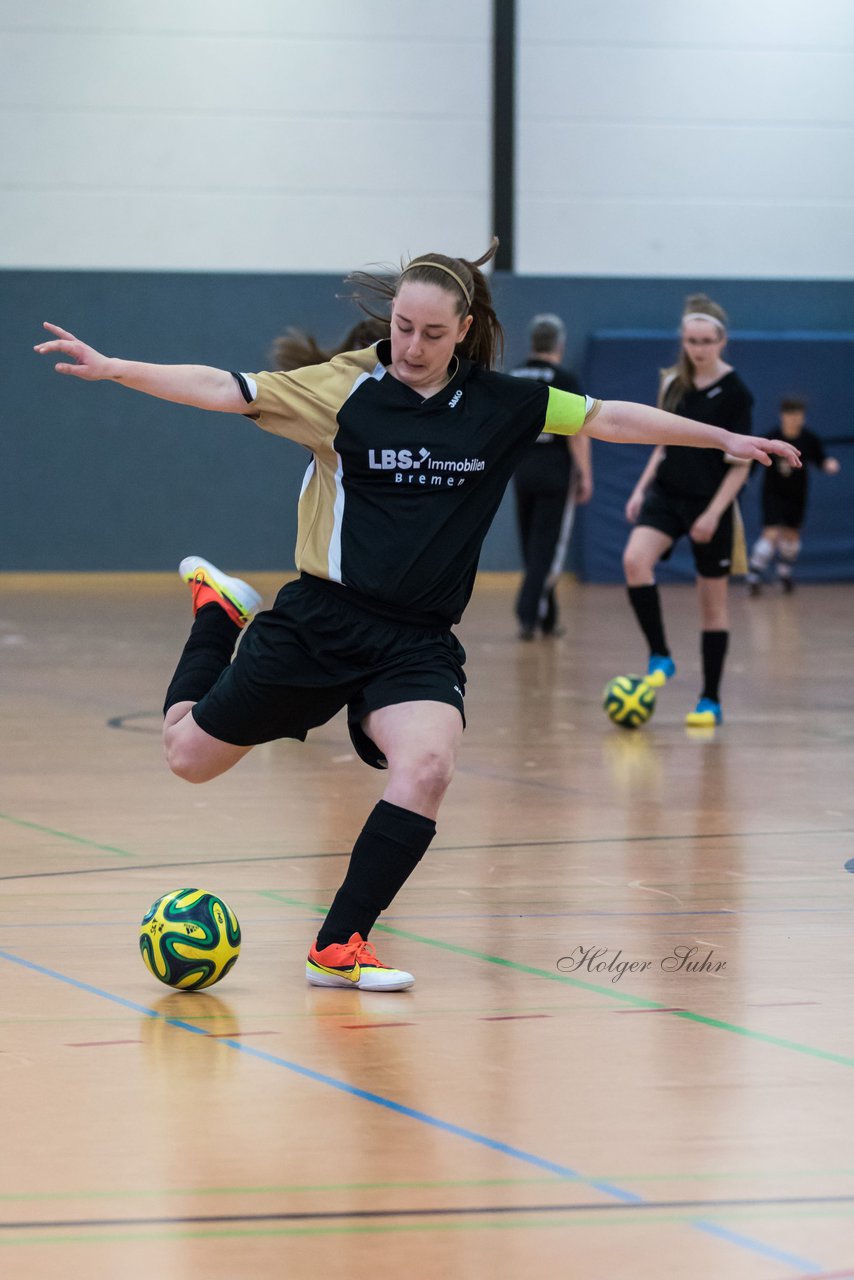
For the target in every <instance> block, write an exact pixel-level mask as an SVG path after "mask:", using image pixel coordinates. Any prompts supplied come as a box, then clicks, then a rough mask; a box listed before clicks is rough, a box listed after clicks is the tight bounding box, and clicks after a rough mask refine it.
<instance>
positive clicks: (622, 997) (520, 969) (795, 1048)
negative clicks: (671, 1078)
mask: <svg viewBox="0 0 854 1280" xmlns="http://www.w3.org/2000/svg"><path fill="white" fill-rule="evenodd" d="M255 893H257V894H258V895H259V897H262V898H270V899H271V900H272V901H274V902H281V903H283V904H284V905H285V906H289V907H299V908H300V910H302V911H304V910H306V909H308V910H311V911H314V912H316V913H317V914H318V915H321V916H325V915H326V913H327V911H328V908H327V907H315V906H312V905H311V904H310V903H306V902H300V901H298V900H297V899H295V898H288V897H286V896H285V895H284V894H282V893H279V891H278V890H276V889H256V890H255ZM374 929H375V930H378V931H380V932H382V933H388V934H391V935H392V936H393V937H397V938H405V939H407V941H409V942H421V943H423V944H424V945H425V946H428V947H436V948H438V949H439V950H440V951H450V952H453V953H454V954H455V955H461V956H469V957H471V958H472V959H474V960H483V961H485V962H486V963H487V964H495V965H500V966H501V967H502V968H504V969H512V970H513V971H514V972H516V973H529V974H531V975H532V976H534V977H538V978H547V979H548V981H549V982H559V983H561V984H562V985H564V986H569V987H576V988H578V989H579V990H581V991H593V992H595V993H596V995H600V996H607V997H608V998H609V999H611V1000H618V1001H619V1002H620V1003H621V1004H629V1005H632V1006H633V1007H634V1008H636V1009H649V1010H657V1011H658V1012H661V1013H664V1012H667V1010H666V1007H665V1006H664V1005H663V1004H662V1003H661V1001H658V1000H648V999H646V998H645V997H644V996H633V995H631V994H630V993H629V992H628V991H619V990H617V989H616V988H612V987H611V986H608V987H600V986H598V985H597V984H596V983H595V982H585V981H584V980H583V978H572V977H570V976H569V975H568V974H565V973H559V972H555V973H552V971H551V970H550V969H538V968H536V967H535V966H534V965H527V964H519V963H518V962H517V961H515V960H507V959H505V958H504V957H503V956H492V955H489V954H488V953H487V952H484V951H475V950H474V948H472V947H463V946H460V945H459V944H458V943H455V942H443V941H441V940H440V939H439V938H426V937H424V935H423V934H419V933H410V932H409V931H408V930H406V929H396V928H394V927H393V926H392V925H389V924H375V925H374ZM0 954H1V953H0ZM672 1016H673V1017H674V1018H684V1019H685V1020H686V1021H688V1022H696V1023H699V1024H701V1025H702V1026H707V1027H716V1028H717V1029H718V1030H720V1031H729V1032H731V1033H732V1034H733V1035H739V1036H745V1037H746V1038H747V1039H750V1040H756V1041H757V1042H759V1043H762V1044H770V1045H774V1046H775V1047H776V1048H778V1049H790V1050H791V1051H792V1052H794V1053H803V1054H806V1055H807V1056H808V1057H812V1058H820V1059H822V1060H824V1061H827V1062H835V1063H837V1064H838V1065H840V1066H843V1067H854V1058H849V1057H846V1056H845V1054H841V1053H833V1052H831V1051H830V1050H829V1049H816V1048H814V1047H813V1046H812V1045H807V1044H801V1043H800V1042H799V1041H797V1040H787V1039H784V1038H783V1037H782V1036H772V1035H769V1034H768V1033H767V1032H765V1031H752V1030H751V1029H750V1028H749V1027H742V1026H740V1025H739V1024H738V1023H736V1022H724V1021H723V1020H722V1019H720V1018H710V1017H707V1016H706V1015H705V1014H702V1013H693V1012H692V1011H691V1010H690V1009H686V1010H680V1011H675V1012H674V1013H673V1015H672Z"/></svg>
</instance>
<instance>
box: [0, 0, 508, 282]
mask: <svg viewBox="0 0 854 1280" xmlns="http://www.w3.org/2000/svg"><path fill="white" fill-rule="evenodd" d="M490 41H491V8H490V2H489V0H465V3H462V4H460V3H455V0H430V3H429V6H428V7H427V8H426V9H425V8H424V7H423V6H421V5H420V4H414V3H409V2H408V0H406V2H404V0H309V2H306V0H239V3H237V2H235V0H141V2H140V0H40V2H36V0H31V2H29V3H25V2H24V0H0V266H5V267H38V268H46V267H71V268H138V269H184V270H196V269H197V270H243V271H267V270H269V271H287V270H289V271H316V270H323V271H339V270H346V269H348V268H351V267H354V266H359V265H362V264H364V263H368V262H377V261H382V262H386V261H395V260H396V259H397V258H399V257H400V255H401V254H407V253H419V252H424V251H426V250H428V249H441V250H443V251H445V252H449V253H452V254H461V255H464V256H470V257H476V256H477V255H478V254H480V253H481V252H482V251H483V249H484V248H485V247H486V245H487V244H488V242H489V236H490V227H489V222H490V213H489V210H490V154H491V153H490V129H491V106H490V79H491V52H490Z"/></svg>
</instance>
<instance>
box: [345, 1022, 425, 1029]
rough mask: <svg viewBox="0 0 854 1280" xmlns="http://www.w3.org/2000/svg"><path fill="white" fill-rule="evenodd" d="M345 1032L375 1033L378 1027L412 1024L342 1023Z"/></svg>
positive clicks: (407, 1025) (410, 1025) (408, 1024)
mask: <svg viewBox="0 0 854 1280" xmlns="http://www.w3.org/2000/svg"><path fill="white" fill-rule="evenodd" d="M340 1025H341V1026H342V1027H343V1028H344V1030H345V1031H376V1030H377V1028H379V1027H414V1026H415V1023H414V1022H342V1023H341V1024H340Z"/></svg>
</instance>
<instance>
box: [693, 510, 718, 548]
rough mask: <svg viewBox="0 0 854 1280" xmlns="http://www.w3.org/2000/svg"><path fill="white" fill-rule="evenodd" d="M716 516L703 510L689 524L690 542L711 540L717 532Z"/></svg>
mask: <svg viewBox="0 0 854 1280" xmlns="http://www.w3.org/2000/svg"><path fill="white" fill-rule="evenodd" d="M717 529H718V517H717V516H714V515H709V513H708V511H704V512H703V514H702V515H701V516H697V519H696V520H695V521H694V523H693V524H692V525H691V528H690V530H689V537H690V539H691V541H692V542H711V540H712V538H713V537H714V536H715V534H716V533H717Z"/></svg>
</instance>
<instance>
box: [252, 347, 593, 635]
mask: <svg viewBox="0 0 854 1280" xmlns="http://www.w3.org/2000/svg"><path fill="white" fill-rule="evenodd" d="M390 359H391V354H390V344H389V343H388V342H387V341H386V342H380V343H378V344H377V345H376V346H374V347H368V348H365V349H364V350H360V351H351V352H344V353H343V354H341V355H338V356H336V357H335V358H334V359H333V360H331V361H329V363H327V364H322V365H312V366H310V367H309V368H305V369H297V370H293V371H292V372H289V373H279V372H277V373H256V374H243V375H236V376H238V381H239V382H240V383H241V387H242V389H243V394H244V396H245V397H246V399H247V401H248V403H249V405H250V406H251V408H250V409H249V413H250V415H251V416H252V417H254V418H255V419H256V420H257V422H258V425H259V426H260V427H262V428H263V429H264V430H265V431H270V432H273V433H274V434H276V435H281V436H285V437H287V438H288V439H289V440H295V441H297V443H299V444H302V445H305V446H306V448H308V449H310V450H311V452H312V455H313V457H312V461H311V463H310V465H309V467H308V470H307V472H306V474H305V478H304V480H303V485H302V491H301V494H300V501H299V522H298V533H297V548H296V564H297V568H298V569H299V570H300V571H301V572H303V573H308V574H311V575H312V576H313V577H316V578H322V579H327V580H328V581H330V582H336V583H341V584H342V585H343V586H345V587H350V588H352V589H353V590H354V591H356V592H358V593H359V594H360V595H361V596H363V597H367V598H369V599H371V600H372V601H375V602H376V603H377V604H378V605H381V606H384V608H385V609H386V610H387V611H388V612H389V613H390V614H392V615H395V616H401V617H405V616H408V615H417V616H419V617H422V618H431V619H435V620H436V621H437V623H441V624H447V623H450V622H456V621H458V620H459V618H460V617H461V615H462V612H463V609H464V608H465V606H466V604H467V602H468V599H469V596H470V595H471V591H472V587H473V585H474V577H475V573H476V571H477V564H478V558H479V555H480V549H481V545H482V543H483V540H484V538H485V536H486V533H487V530H488V529H489V526H490V524H491V522H492V519H493V517H494V515H495V513H496V511H497V509H498V506H499V503H500V502H501V498H502V496H503V494H504V491H505V489H506V487H507V484H508V482H509V480H510V477H511V475H512V474H513V470H514V468H515V467H516V465H517V463H518V462H519V459H520V457H521V456H522V454H523V453H524V452H525V450H526V448H527V446H528V445H529V444H530V443H531V442H532V441H533V440H535V439H536V437H537V435H538V434H539V433H540V432H541V431H543V430H546V431H554V432H556V433H558V434H562V435H572V434H574V433H575V432H577V431H579V430H580V429H581V427H582V426H583V425H584V422H585V420H586V419H589V418H590V417H592V416H593V415H594V414H595V413H596V412H597V411H598V408H599V401H593V400H589V399H586V398H585V397H583V396H577V395H570V394H568V393H566V392H562V391H557V390H555V389H554V388H550V387H548V386H547V385H546V384H544V383H542V382H535V381H527V380H523V379H520V378H513V377H511V376H510V375H506V374H501V373H495V372H492V371H488V370H485V369H483V368H481V367H479V366H477V365H474V364H472V362H471V361H469V360H466V359H464V358H461V357H460V358H457V359H456V369H455V372H454V374H453V376H452V378H451V380H450V382H448V384H447V385H446V386H445V387H443V388H442V390H441V391H439V392H437V394H436V395H434V396H431V397H430V398H428V399H426V400H425V399H423V398H422V397H421V396H420V395H419V394H418V393H417V392H415V391H413V389H412V388H411V387H408V386H407V385H406V384H405V383H403V382H400V381H399V380H398V379H396V378H394V377H393V376H392V375H391V374H390V373H389V372H388V369H387V367H386V366H387V363H388V362H389V361H390Z"/></svg>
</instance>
